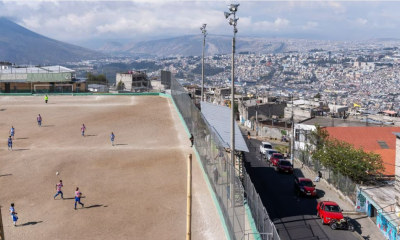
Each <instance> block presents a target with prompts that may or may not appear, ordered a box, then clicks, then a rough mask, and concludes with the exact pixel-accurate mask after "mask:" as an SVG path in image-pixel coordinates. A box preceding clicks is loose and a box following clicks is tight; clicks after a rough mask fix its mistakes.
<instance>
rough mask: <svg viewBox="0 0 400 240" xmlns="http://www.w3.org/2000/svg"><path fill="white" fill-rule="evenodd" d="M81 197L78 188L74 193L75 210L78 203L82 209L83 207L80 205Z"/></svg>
mask: <svg viewBox="0 0 400 240" xmlns="http://www.w3.org/2000/svg"><path fill="white" fill-rule="evenodd" d="M81 197H82V193H81V191H79V188H78V187H77V188H76V191H75V210H76V203H79V204H80V205H82V208H83V207H84V206H85V204H83V203H81Z"/></svg>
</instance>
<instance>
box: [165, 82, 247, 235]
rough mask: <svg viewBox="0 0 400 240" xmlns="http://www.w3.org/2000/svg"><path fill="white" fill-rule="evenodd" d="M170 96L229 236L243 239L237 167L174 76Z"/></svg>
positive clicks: (239, 183) (242, 215)
mask: <svg viewBox="0 0 400 240" xmlns="http://www.w3.org/2000/svg"><path fill="white" fill-rule="evenodd" d="M171 96H172V98H173V99H174V102H175V104H176V106H177V108H178V110H179V112H180V113H181V115H182V117H183V119H184V121H185V124H186V126H187V127H188V129H189V131H190V132H191V133H192V134H193V136H194V146H195V148H196V150H197V152H198V154H199V156H200V161H201V164H202V166H203V169H204V170H205V172H206V175H207V177H208V179H209V181H210V183H211V186H212V189H213V191H214V193H215V195H216V197H217V200H218V202H219V205H220V207H221V211H222V215H223V217H224V220H225V222H226V225H227V228H228V232H229V235H230V238H231V239H236V240H240V239H243V236H244V233H245V217H246V216H245V207H244V197H243V196H244V189H243V185H242V183H241V181H240V178H239V171H238V169H237V168H235V170H233V167H232V161H231V157H230V153H228V152H226V151H225V150H224V147H223V144H222V142H221V140H220V137H219V135H218V133H217V132H216V131H215V130H214V129H213V128H212V127H210V126H209V124H208V123H207V121H206V120H205V119H204V118H203V116H202V114H201V112H200V111H199V109H198V108H197V107H196V106H195V104H194V103H193V101H192V99H191V98H190V97H189V95H188V93H187V92H186V91H185V90H184V88H183V87H182V85H181V84H180V83H178V82H177V81H176V80H175V79H174V78H172V80H171ZM231 174H233V175H234V177H231ZM231 188H233V189H231ZM230 191H234V194H233V196H234V199H230V195H231V194H230Z"/></svg>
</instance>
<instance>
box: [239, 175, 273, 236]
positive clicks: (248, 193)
mask: <svg viewBox="0 0 400 240" xmlns="http://www.w3.org/2000/svg"><path fill="white" fill-rule="evenodd" d="M243 185H244V189H245V197H246V199H247V204H248V205H249V208H250V211H251V214H252V216H253V219H254V223H255V225H256V227H257V230H258V232H259V233H260V234H255V237H259V238H260V239H262V240H280V237H279V235H278V232H277V231H276V228H275V225H274V223H273V222H272V221H271V219H270V218H269V215H268V212H267V210H266V209H265V207H264V205H263V203H262V201H261V198H260V195H258V193H257V191H256V189H255V187H254V185H253V183H252V182H251V179H250V176H249V175H248V174H247V173H246V172H244V175H243ZM257 235H259V236H257Z"/></svg>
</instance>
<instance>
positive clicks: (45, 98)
mask: <svg viewBox="0 0 400 240" xmlns="http://www.w3.org/2000/svg"><path fill="white" fill-rule="evenodd" d="M48 100H49V97H48V96H47V95H46V96H45V97H44V101H45V103H46V104H47V101H48Z"/></svg>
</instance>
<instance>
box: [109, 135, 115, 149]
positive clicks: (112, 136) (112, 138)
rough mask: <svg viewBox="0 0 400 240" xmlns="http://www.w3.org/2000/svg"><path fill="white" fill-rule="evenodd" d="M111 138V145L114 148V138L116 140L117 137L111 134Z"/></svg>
mask: <svg viewBox="0 0 400 240" xmlns="http://www.w3.org/2000/svg"><path fill="white" fill-rule="evenodd" d="M110 138H111V144H112V145H113V146H114V138H115V135H114V133H113V132H111V135H110Z"/></svg>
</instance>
